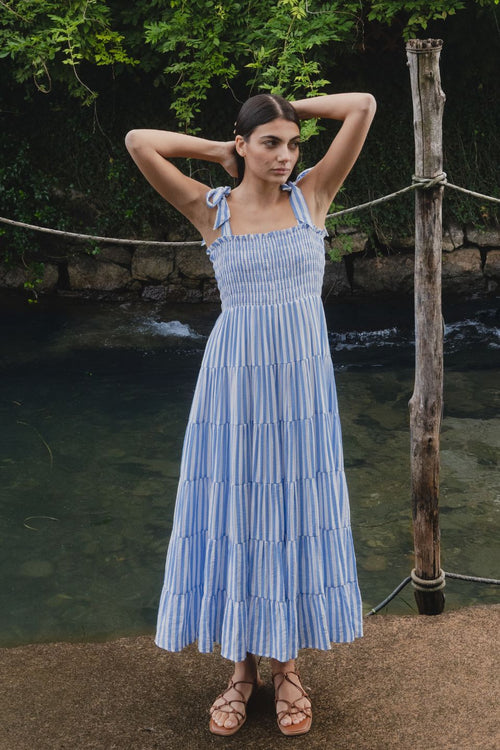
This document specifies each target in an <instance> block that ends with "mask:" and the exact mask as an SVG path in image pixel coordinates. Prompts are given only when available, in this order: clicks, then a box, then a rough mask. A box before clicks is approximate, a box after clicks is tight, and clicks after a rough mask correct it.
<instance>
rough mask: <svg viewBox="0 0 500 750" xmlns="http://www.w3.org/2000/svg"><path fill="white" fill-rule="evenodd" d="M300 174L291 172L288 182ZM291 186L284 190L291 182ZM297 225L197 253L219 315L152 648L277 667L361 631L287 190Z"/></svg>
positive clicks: (314, 249)
mask: <svg viewBox="0 0 500 750" xmlns="http://www.w3.org/2000/svg"><path fill="white" fill-rule="evenodd" d="M299 179H300V178H299ZM297 182H298V180H297ZM282 188H283V189H285V190H287V191H289V195H290V201H291V205H292V208H293V211H294V214H295V218H296V220H297V224H296V225H295V226H293V227H291V228H288V229H280V230H275V231H272V232H266V233H265V234H264V233H263V234H248V235H233V234H232V233H231V227H230V212H229V206H228V203H227V201H226V196H227V195H228V194H229V192H230V188H229V187H222V188H217V189H215V190H211V191H210V192H209V193H208V194H207V204H208V205H209V206H211V207H213V208H214V209H216V220H215V227H216V228H220V231H221V236H220V237H219V238H218V239H216V240H215V241H214V242H213V243H212V245H210V247H209V248H208V249H207V253H208V255H209V257H210V260H211V262H212V263H213V266H214V270H215V276H216V279H217V284H218V287H219V291H220V296H221V302H222V310H221V313H220V315H219V317H218V318H217V320H216V322H215V325H214V328H213V329H212V332H211V334H210V336H209V338H208V341H207V344H206V347H205V351H204V356H203V360H202V364H201V369H200V373H199V376H198V380H197V384H196V388H195V392H194V396H193V402H192V406H191V411H190V414H189V419H188V425H187V429H186V433H185V437H184V443H183V449H182V457H181V466H180V477H179V484H178V490H177V498H176V506H175V512H174V521H173V528H172V533H171V537H170V543H169V547H168V552H167V561H166V570H165V582H164V586H163V591H162V594H161V600H160V605H159V612H158V626H157V634H156V644H157V645H158V646H160V647H161V648H164V649H166V650H168V651H180V650H181V649H182V648H183V647H184V646H186V645H188V644H189V643H192V642H194V641H197V642H198V649H199V651H201V652H208V651H212V650H213V645H214V643H219V644H220V646H221V654H222V656H224V657H226V658H227V659H231V660H232V661H241V660H243V659H244V658H245V657H246V654H247V652H250V653H253V654H256V655H260V656H268V657H273V658H275V659H278V660H279V661H287V660H288V659H292V658H295V657H296V656H297V652H298V649H300V648H316V649H329V648H330V646H331V642H345V641H352V640H353V639H354V638H357V637H360V636H361V635H362V608H361V597H360V592H359V588H358V583H357V574H356V562H355V556H354V548H353V541H352V534H351V526H350V512H349V500H348V494H347V486H346V480H345V475H344V467H343V453H342V437H341V429H340V421H339V414H338V408H337V396H336V389H335V381H334V373H333V364H332V359H331V354H330V348H329V342H328V335H327V328H326V320H325V314H324V310H323V304H322V300H321V296H320V295H321V289H322V281H323V274H324V265H325V249H324V236H325V234H326V232H325V231H324V230H321V229H318V228H317V227H316V226H314V225H313V223H312V221H311V218H310V215H309V210H308V208H307V204H306V202H305V199H304V196H303V194H302V192H301V190H300V188H299V186H298V185H297V183H293V182H288V183H287V184H286V185H283V186H282Z"/></svg>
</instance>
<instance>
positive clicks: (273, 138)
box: [259, 134, 300, 143]
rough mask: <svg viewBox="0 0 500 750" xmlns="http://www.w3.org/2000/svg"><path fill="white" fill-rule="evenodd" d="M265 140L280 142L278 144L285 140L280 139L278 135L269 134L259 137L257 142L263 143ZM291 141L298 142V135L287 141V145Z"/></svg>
mask: <svg viewBox="0 0 500 750" xmlns="http://www.w3.org/2000/svg"><path fill="white" fill-rule="evenodd" d="M266 139H267V140H270V139H271V140H273V141H280V142H281V141H283V140H285V139H284V138H280V137H279V136H278V135H271V134H269V135H261V136H259V140H261V141H265V140H266ZM291 141H300V135H295V136H293V138H290V139H289V140H288V143H290V142H291Z"/></svg>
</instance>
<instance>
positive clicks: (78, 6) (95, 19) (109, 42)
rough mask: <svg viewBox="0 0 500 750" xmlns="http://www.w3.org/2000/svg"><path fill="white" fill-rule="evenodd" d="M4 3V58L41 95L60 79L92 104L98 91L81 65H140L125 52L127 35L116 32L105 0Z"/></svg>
mask: <svg viewBox="0 0 500 750" xmlns="http://www.w3.org/2000/svg"><path fill="white" fill-rule="evenodd" d="M1 5H2V15H1V16H0V57H4V58H5V57H10V58H11V59H12V60H13V61H14V66H13V74H14V78H15V80H16V81H18V82H19V83H23V82H26V81H31V80H32V81H33V83H34V85H35V86H36V88H37V89H38V90H39V91H40V92H42V93H49V92H50V91H51V90H52V77H53V75H55V77H56V78H57V79H61V80H64V81H65V83H66V85H67V86H68V89H69V91H70V93H71V94H73V95H75V96H77V97H79V98H81V99H82V100H83V101H84V102H85V103H87V104H88V103H90V102H91V101H93V100H94V99H95V98H96V96H97V92H96V91H94V90H92V89H91V88H90V87H89V86H88V85H87V84H86V83H85V82H84V81H83V80H82V78H81V77H80V68H81V65H82V63H84V62H90V63H92V64H94V65H96V66H101V65H115V64H116V63H121V64H123V65H130V66H133V65H136V64H137V63H138V61H137V60H134V59H133V58H132V57H130V56H129V55H128V54H127V53H126V51H125V48H124V46H123V41H124V37H123V35H121V34H120V33H119V32H118V31H114V30H113V29H112V28H111V14H110V9H109V7H108V6H107V3H106V2H105V1H104V0H67V1H66V2H57V1H56V0H18V1H17V2H14V1H13V0H6V2H2V4H1ZM68 71H69V75H68Z"/></svg>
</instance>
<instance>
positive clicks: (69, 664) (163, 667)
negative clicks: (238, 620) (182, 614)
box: [0, 605, 500, 750]
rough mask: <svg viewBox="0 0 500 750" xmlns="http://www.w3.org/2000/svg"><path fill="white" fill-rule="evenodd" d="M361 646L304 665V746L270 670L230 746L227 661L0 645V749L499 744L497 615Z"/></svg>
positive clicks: (371, 627) (393, 630)
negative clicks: (216, 716) (224, 695)
mask: <svg viewBox="0 0 500 750" xmlns="http://www.w3.org/2000/svg"><path fill="white" fill-rule="evenodd" d="M365 623H366V624H365V636H364V638H362V639H359V640H357V641H355V642H354V643H351V644H342V645H336V646H334V648H333V649H332V651H330V652H319V651H311V650H304V651H302V652H301V654H300V657H299V662H298V666H299V669H300V671H301V674H302V679H303V682H304V684H305V686H306V687H307V688H308V689H309V690H310V695H311V699H312V702H313V712H314V718H313V726H312V729H311V731H310V733H309V734H308V735H305V736H304V737H296V738H286V737H284V736H282V735H281V733H280V732H279V730H278V727H277V725H276V720H275V715H274V704H273V693H272V690H271V685H270V681H269V678H270V675H269V665H268V663H267V660H264V659H263V660H262V664H261V671H262V675H263V677H264V678H265V679H266V686H265V687H264V688H262V689H261V690H260V691H259V693H258V694H257V696H256V697H255V699H254V700H253V702H252V703H251V704H250V708H249V712H248V720H247V722H246V724H245V725H244V727H243V728H242V729H241V731H240V732H239V733H238V734H236V735H235V736H234V737H230V738H221V737H215V736H213V735H211V734H210V733H209V731H208V708H209V706H210V704H211V702H212V700H213V698H214V697H215V695H216V694H217V693H219V692H220V691H221V690H222V688H223V687H224V686H225V684H226V682H227V678H228V676H229V673H230V664H229V663H228V662H227V661H225V660H224V659H222V658H221V657H220V656H219V655H217V654H210V655H205V654H199V653H198V651H197V650H196V648H195V647H194V646H191V647H189V648H188V649H186V650H185V651H183V652H182V653H181V654H170V653H166V652H164V651H161V650H160V649H158V648H156V646H155V645H154V644H153V641H152V638H150V637H139V638H122V639H120V640H117V641H112V642H107V643H76V644H75V643H52V644H42V645H30V646H22V647H19V648H12V649H0V669H1V675H2V677H1V682H2V690H1V693H2V697H1V699H0V750H62V749H63V748H64V749H65V750H84V749H85V750H87V749H90V748H92V749H93V748H95V749H97V748H98V749H99V750H114V749H115V748H116V749H117V750H153V749H154V750H170V749H172V750H173V749H175V750H178V749H179V748H182V749H183V750H191V749H192V750H194V749H195V748H196V750H200V749H201V750H203V749H204V748H222V747H231V748H238V750H240V749H245V748H249V749H250V748H252V750H267V749H271V748H284V747H285V745H286V744H287V743H292V745H293V748H294V750H300V749H301V748H308V750H309V748H312V749H314V748H328V749H329V750H330V749H332V750H334V749H335V750H343V749H344V748H345V749H347V748H348V749H349V750H354V749H355V750H392V749H393V748H394V749H395V750H448V749H451V748H457V749H459V750H479V749H482V748H485V749H486V748H488V749H491V750H493V749H495V750H498V749H499V748H500V669H499V667H500V659H499V633H500V627H499V625H500V605H498V606H497V605H493V606H484V607H483V606H482V607H470V608H466V609H461V610H458V611H453V612H450V613H445V614H443V615H439V616H437V617H425V616H419V615H409V616H396V615H378V616H374V617H369V618H366V619H365Z"/></svg>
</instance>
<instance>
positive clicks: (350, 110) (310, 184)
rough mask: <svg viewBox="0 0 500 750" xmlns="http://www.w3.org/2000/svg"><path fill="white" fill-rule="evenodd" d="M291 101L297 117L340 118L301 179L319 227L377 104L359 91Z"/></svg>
mask: <svg viewBox="0 0 500 750" xmlns="http://www.w3.org/2000/svg"><path fill="white" fill-rule="evenodd" d="M291 104H292V106H293V107H294V109H295V110H296V112H297V114H298V115H299V117H300V119H301V120H304V119H308V118H311V117H318V118H326V119H330V120H341V121H342V127H341V128H340V130H339V132H338V133H337V135H336V136H335V138H334V139H333V142H332V144H331V146H330V148H329V149H328V151H327V152H326V154H325V155H324V157H323V158H322V159H321V160H320V161H319V162H318V163H317V164H316V165H315V166H314V167H313V168H312V169H311V170H310V172H308V174H307V175H305V176H304V179H303V181H301V189H302V191H303V193H304V195H305V197H306V200H307V201H308V204H309V208H310V209H311V211H312V212H313V214H314V216H313V220H314V221H315V223H317V224H318V226H323V223H324V220H325V216H326V214H327V213H328V209H329V207H330V204H331V202H332V201H333V199H334V197H335V195H336V194H337V192H338V190H339V188H340V187H341V185H342V183H343V182H344V180H345V178H346V177H347V175H348V174H349V172H350V171H351V169H352V167H353V165H354V163H355V161H356V159H357V158H358V156H359V154H360V151H361V149H362V147H363V144H364V142H365V139H366V136H367V134H368V130H369V129H370V125H371V122H372V120H373V117H374V115H375V110H376V108H377V105H376V102H375V99H374V97H373V96H372V95H371V94H363V93H352V94H329V95H327V96H315V97H312V98H311V99H300V100H298V101H296V102H291Z"/></svg>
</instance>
